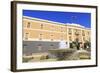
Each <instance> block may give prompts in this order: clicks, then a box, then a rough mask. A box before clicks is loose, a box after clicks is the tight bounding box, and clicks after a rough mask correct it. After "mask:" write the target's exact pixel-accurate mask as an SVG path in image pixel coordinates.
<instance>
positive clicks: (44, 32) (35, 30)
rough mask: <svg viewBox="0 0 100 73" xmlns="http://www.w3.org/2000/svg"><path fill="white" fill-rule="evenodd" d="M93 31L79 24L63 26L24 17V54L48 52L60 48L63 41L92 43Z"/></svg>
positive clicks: (67, 42)
mask: <svg viewBox="0 0 100 73" xmlns="http://www.w3.org/2000/svg"><path fill="white" fill-rule="evenodd" d="M90 36H91V30H90V29H89V28H86V27H84V26H81V25H79V24H73V23H72V24H63V23H58V22H53V21H48V20H43V19H38V18H32V17H27V16H24V17H23V49H24V50H23V53H24V54H31V53H37V52H47V51H48V50H49V49H57V48H59V43H60V42H61V41H64V42H66V45H68V47H69V43H71V42H72V41H75V40H76V39H78V40H79V41H80V42H82V43H84V42H85V41H86V40H87V41H90V38H91V37H90Z"/></svg>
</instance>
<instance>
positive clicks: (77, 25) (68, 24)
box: [23, 16, 90, 29]
mask: <svg viewBox="0 0 100 73" xmlns="http://www.w3.org/2000/svg"><path fill="white" fill-rule="evenodd" d="M23 18H26V19H31V20H38V21H43V22H48V23H53V24H59V25H64V26H75V27H80V28H85V29H90V28H87V27H85V26H82V25H80V24H76V23H66V24H64V23H59V22H54V21H50V20H44V19H40V18H35V17H34V18H33V17H29V16H23Z"/></svg>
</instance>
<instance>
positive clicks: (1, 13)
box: [0, 0, 100, 73]
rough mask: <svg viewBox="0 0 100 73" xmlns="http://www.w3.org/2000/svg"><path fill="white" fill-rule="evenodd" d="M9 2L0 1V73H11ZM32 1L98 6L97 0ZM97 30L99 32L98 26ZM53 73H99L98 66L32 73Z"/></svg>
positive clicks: (6, 0)
mask: <svg viewBox="0 0 100 73" xmlns="http://www.w3.org/2000/svg"><path fill="white" fill-rule="evenodd" d="M10 1H11V0H0V73H12V72H11V71H10V8H11V7H10ZM33 1H46V2H58V3H71V4H83V5H98V4H97V3H99V2H98V1H99V0H98V1H97V0H33ZM99 7H100V5H99ZM99 12H100V10H99ZM99 16H100V14H99ZM99 23H100V21H99ZM98 28H99V31H100V25H99V27H98ZM99 37H100V34H99ZM98 41H100V38H99V39H98ZM99 43H100V42H99ZM99 47H100V46H99ZM99 52H100V49H99ZM99 56H100V53H99ZM99 64H100V57H99ZM53 72H54V73H87V72H90V73H99V72H100V66H99V67H92V68H77V69H62V70H48V71H35V72H34V73H53ZM22 73H23V72H22ZM26 73H33V72H26Z"/></svg>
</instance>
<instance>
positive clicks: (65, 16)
mask: <svg viewBox="0 0 100 73" xmlns="http://www.w3.org/2000/svg"><path fill="white" fill-rule="evenodd" d="M23 16H29V17H35V18H40V19H45V20H49V21H54V22H59V23H64V24H66V23H76V24H80V25H82V26H85V27H87V28H91V14H90V13H82V12H60V11H39V10H23Z"/></svg>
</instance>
